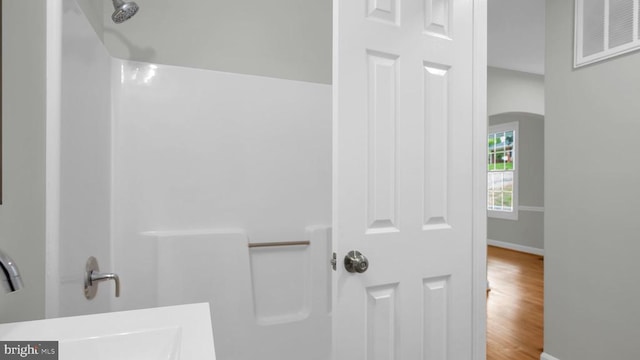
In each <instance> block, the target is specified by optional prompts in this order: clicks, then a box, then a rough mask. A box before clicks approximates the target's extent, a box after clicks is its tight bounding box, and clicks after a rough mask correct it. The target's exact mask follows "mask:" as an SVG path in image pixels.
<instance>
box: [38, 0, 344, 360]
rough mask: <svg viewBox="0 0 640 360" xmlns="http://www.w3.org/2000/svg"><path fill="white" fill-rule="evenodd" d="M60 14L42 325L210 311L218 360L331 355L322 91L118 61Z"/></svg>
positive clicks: (66, 4)
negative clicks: (86, 277)
mask: <svg viewBox="0 0 640 360" xmlns="http://www.w3.org/2000/svg"><path fill="white" fill-rule="evenodd" d="M117 3H118V4H117ZM126 4H127V6H130V5H128V4H130V3H126ZM61 5H62V6H61V7H60V8H59V11H58V12H57V13H56V12H53V15H50V19H49V20H50V21H52V24H57V26H59V30H60V38H59V39H58V40H57V41H56V39H53V40H54V41H53V43H54V44H55V43H56V42H58V43H59V44H60V48H61V52H60V53H59V55H57V56H56V54H55V53H52V54H49V55H50V56H51V57H52V58H54V59H56V58H57V59H58V61H57V62H55V61H54V62H53V64H50V65H49V66H50V69H49V71H50V73H52V74H54V73H56V71H57V70H59V71H60V74H61V75H60V83H61V89H60V91H58V92H54V91H52V92H51V93H52V94H57V96H59V98H58V100H59V103H60V104H61V108H60V111H59V114H60V117H59V119H58V121H57V122H54V123H52V124H50V125H49V126H50V127H55V126H57V132H58V134H59V139H60V140H59V141H56V139H55V138H54V139H50V140H51V141H50V142H49V144H48V146H49V149H48V151H49V154H50V155H49V156H50V157H52V158H53V159H55V160H57V162H58V163H59V164H60V167H59V169H60V173H59V176H58V177H57V178H58V179H59V187H58V189H59V193H58V194H56V196H57V197H58V199H59V207H56V208H51V207H50V208H49V209H48V211H50V212H51V213H50V214H57V216H59V229H58V233H57V242H55V243H54V244H49V245H48V246H49V250H50V253H51V252H53V251H56V252H57V253H58V254H59V255H58V256H57V257H54V260H55V261H51V262H49V264H48V267H49V272H48V277H49V278H48V285H47V286H48V289H47V291H48V294H50V295H53V296H48V304H47V316H48V317H55V316H72V315H80V314H89V313H96V312H105V311H116V310H130V309H140V308H148V307H156V306H164V305H176V304H185V303H194V302H208V303H210V306H211V313H212V324H213V327H214V338H215V346H216V353H217V357H218V359H223V360H243V359H246V360H249V359H256V358H258V357H263V358H273V359H275V358H278V359H283V360H286V359H291V360H294V359H299V358H300V354H307V355H305V358H306V359H314V360H326V359H329V358H330V351H331V346H330V345H331V305H330V304H331V295H330V292H331V287H330V271H331V268H330V266H329V262H328V260H329V259H330V248H331V245H330V237H331V231H330V228H329V225H330V223H331V202H330V199H331V86H330V85H323V84H314V83H306V82H300V81H291V80H282V79H274V78H266V77H259V76H250V75H241V74H234V73H223V72H216V71H210V70H201V69H194V68H186V67H178V66H169V65H156V64H150V63H141V62H133V61H128V60H121V59H116V58H113V57H111V56H110V55H109V53H108V52H107V51H106V49H105V47H104V45H103V43H102V42H101V40H100V39H99V38H98V36H97V35H96V34H95V32H94V30H93V29H92V27H91V25H90V24H89V22H88V21H87V18H86V17H85V15H84V14H83V12H82V11H81V9H80V7H79V6H78V4H77V3H76V1H75V0H64V1H62V2H61ZM124 5H125V4H124V3H123V2H122V1H120V2H118V1H114V6H116V12H115V13H114V21H116V22H119V21H121V20H123V18H122V17H121V15H122V16H124V15H123V14H124V13H123V11H124V10H122V7H123V6H124ZM134 10H135V11H137V6H136V8H135V9H134ZM134 10H129V13H128V14H129V15H127V16H129V17H130V16H131V14H132V13H135V11H134ZM141 11H144V9H143V10H141ZM116 15H118V16H119V17H118V19H117V20H116V19H115V17H116ZM56 16H58V17H59V19H58V20H56ZM138 16H140V15H138ZM135 19H136V18H133V19H132V20H130V21H135ZM51 36H53V35H51ZM50 50H51V51H55V49H53V48H51V49H50ZM55 100H56V99H53V101H52V102H51V103H50V105H52V106H53V105H54V103H55ZM55 143H59V145H56V144H55ZM52 194H53V193H49V194H48V196H52ZM53 200H55V199H53ZM50 203H54V202H53V201H51V202H50ZM56 247H57V249H56ZM92 256H93V257H95V258H96V259H97V260H98V262H99V263H100V269H101V271H108V272H109V273H115V274H117V275H118V276H119V279H120V283H121V290H120V296H119V297H114V291H113V288H112V287H113V284H112V283H110V282H102V283H100V284H99V287H98V292H97V294H96V296H95V298H94V299H92V300H87V299H85V297H84V296H83V293H82V284H81V283H82V278H83V266H84V265H83V264H84V263H85V261H86V260H87V259H88V258H89V257H92Z"/></svg>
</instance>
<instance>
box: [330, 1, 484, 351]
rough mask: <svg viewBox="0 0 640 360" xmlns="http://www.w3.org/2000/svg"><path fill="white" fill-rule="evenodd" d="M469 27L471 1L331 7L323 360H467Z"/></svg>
mask: <svg viewBox="0 0 640 360" xmlns="http://www.w3.org/2000/svg"><path fill="white" fill-rule="evenodd" d="M472 25H473V2H472V1H464V0H461V1H455V2H453V1H450V0H406V1H400V0H358V1H355V0H349V1H344V0H343V1H338V0H336V1H334V85H333V88H334V199H333V200H334V215H333V216H334V224H333V227H334V251H335V252H336V254H337V259H338V266H337V270H336V273H335V276H334V289H333V290H334V291H333V294H334V303H333V305H334V317H333V322H334V329H333V334H334V353H335V357H334V359H336V360H342V359H470V358H471V351H472V350H471V344H472V318H471V308H472V296H471V295H472V271H471V270H472V215H473V213H472V205H473V203H472V185H473V183H472V175H473V174H472V144H473V138H472V125H473V124H472V119H473V113H472V109H473V106H472V105H473V103H472V101H473V97H472V96H473V93H472V83H473V78H472V75H473V71H472V66H473V62H472V60H473V56H472V55H473V41H472V39H473V33H472V29H473V27H472ZM351 250H359V251H361V252H362V253H363V254H364V255H365V256H367V258H368V259H369V262H370V265H369V269H368V270H367V271H366V272H364V273H361V274H358V273H349V272H347V271H346V270H345V268H344V266H343V264H342V263H343V259H344V256H345V255H346V254H347V253H348V252H349V251H351Z"/></svg>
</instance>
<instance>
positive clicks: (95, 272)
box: [84, 256, 120, 300]
mask: <svg viewBox="0 0 640 360" xmlns="http://www.w3.org/2000/svg"><path fill="white" fill-rule="evenodd" d="M85 271H86V272H85V276H84V296H85V297H86V298H87V299H89V300H91V299H93V298H94V297H96V293H97V292H98V283H99V282H101V281H105V280H113V281H115V283H116V284H115V285H116V297H120V277H118V275H116V274H114V273H101V272H100V268H99V267H98V260H96V258H95V257H93V256H91V257H89V259H88V260H87V265H86V267H85Z"/></svg>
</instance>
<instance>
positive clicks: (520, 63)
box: [488, 0, 545, 74]
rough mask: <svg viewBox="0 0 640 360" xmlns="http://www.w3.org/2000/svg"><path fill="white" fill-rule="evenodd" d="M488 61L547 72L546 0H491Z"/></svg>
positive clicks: (510, 67)
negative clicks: (545, 59) (545, 70)
mask: <svg viewBox="0 0 640 360" xmlns="http://www.w3.org/2000/svg"><path fill="white" fill-rule="evenodd" d="M488 3H489V5H488V21H489V26H488V28H489V29H488V63H489V66H493V67H499V68H504V69H509V70H517V71H524V72H529V73H534V74H544V33H545V30H544V26H545V22H544V16H545V14H544V13H545V0H488Z"/></svg>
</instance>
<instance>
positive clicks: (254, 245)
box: [249, 240, 311, 248]
mask: <svg viewBox="0 0 640 360" xmlns="http://www.w3.org/2000/svg"><path fill="white" fill-rule="evenodd" d="M309 244H311V242H310V241H308V240H305V241H281V242H262V243H249V247H250V248H257V247H272V246H296V245H309Z"/></svg>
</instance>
